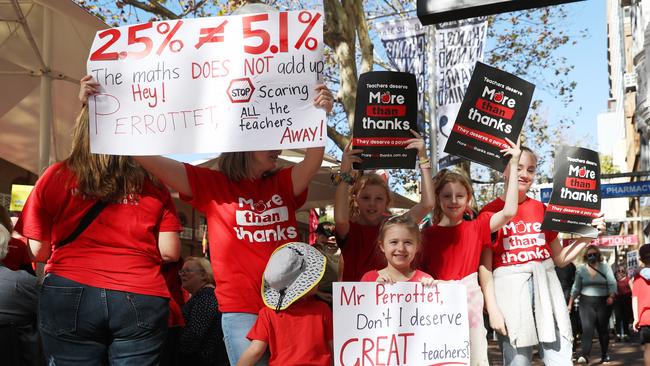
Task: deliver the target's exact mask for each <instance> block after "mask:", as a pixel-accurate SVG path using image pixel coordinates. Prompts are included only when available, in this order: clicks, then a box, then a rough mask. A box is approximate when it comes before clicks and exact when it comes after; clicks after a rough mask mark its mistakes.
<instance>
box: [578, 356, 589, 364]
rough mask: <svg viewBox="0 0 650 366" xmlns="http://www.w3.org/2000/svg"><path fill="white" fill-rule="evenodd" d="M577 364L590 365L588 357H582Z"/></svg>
mask: <svg viewBox="0 0 650 366" xmlns="http://www.w3.org/2000/svg"><path fill="white" fill-rule="evenodd" d="M576 363H579V364H587V363H589V361H587V357H585V356H580V357H578V361H576Z"/></svg>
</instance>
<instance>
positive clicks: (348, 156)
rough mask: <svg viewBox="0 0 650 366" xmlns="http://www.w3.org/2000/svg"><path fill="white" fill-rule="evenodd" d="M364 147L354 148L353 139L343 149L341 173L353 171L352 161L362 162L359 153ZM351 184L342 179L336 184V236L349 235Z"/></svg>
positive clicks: (342, 237)
mask: <svg viewBox="0 0 650 366" xmlns="http://www.w3.org/2000/svg"><path fill="white" fill-rule="evenodd" d="M362 152H363V150H362V149H354V150H353V149H352V141H350V143H348V146H346V147H345V149H343V156H342V157H341V173H342V174H350V173H352V163H360V162H361V158H360V157H358V156H357V154H359V153H362ZM349 191H350V185H349V184H348V182H345V181H341V182H340V183H339V184H338V186H336V192H335V193H334V224H335V230H336V236H337V237H338V238H341V239H344V238H346V237H347V236H348V232H349V231H350V207H349V204H350V199H351V198H350V197H349Z"/></svg>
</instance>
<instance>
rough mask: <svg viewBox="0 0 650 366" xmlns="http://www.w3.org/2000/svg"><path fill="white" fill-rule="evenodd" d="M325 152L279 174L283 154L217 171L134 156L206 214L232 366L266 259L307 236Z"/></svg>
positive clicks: (314, 152)
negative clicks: (303, 229)
mask: <svg viewBox="0 0 650 366" xmlns="http://www.w3.org/2000/svg"><path fill="white" fill-rule="evenodd" d="M97 88H98V84H97V83H94V82H93V81H92V79H91V78H90V77H86V78H84V79H83V80H82V86H81V91H80V99H81V100H82V102H85V101H86V100H87V98H88V95H91V94H93V93H96V92H97V91H98V90H97ZM314 92H315V96H314V99H313V103H314V105H315V106H317V107H319V108H322V109H324V110H325V111H326V112H327V113H329V112H330V111H331V110H332V106H333V101H334V97H333V95H332V93H331V92H330V90H329V89H328V88H327V87H326V86H325V85H322V84H320V85H317V86H316V88H315V90H314ZM323 152H324V148H323V147H313V148H307V149H306V151H305V156H304V159H303V160H302V161H301V162H299V163H298V164H296V165H294V166H291V167H288V168H283V169H279V170H278V168H277V160H278V156H279V155H280V150H270V151H246V152H228V153H222V154H221V155H220V156H219V158H218V159H217V162H218V166H217V168H216V169H207V168H200V167H195V166H192V165H189V164H183V163H180V162H178V161H175V160H172V159H168V158H165V157H162V156H138V157H134V159H135V160H136V161H137V162H138V163H140V165H142V167H144V168H145V169H146V170H147V171H148V172H149V173H151V174H153V175H154V176H156V177H157V178H158V179H160V180H161V181H162V182H163V183H165V184H167V185H168V186H170V187H172V188H173V189H175V190H176V191H178V192H179V193H180V197H181V199H183V200H184V201H187V202H189V203H190V204H191V205H192V206H194V207H195V208H196V209H197V210H199V211H201V212H202V213H204V214H205V215H206V218H207V221H208V235H209V237H210V238H211V240H210V262H211V264H212V267H213V270H214V275H215V281H216V290H215V293H216V296H217V300H218V303H219V310H220V311H221V312H222V313H223V315H222V323H221V324H222V327H223V333H224V341H225V343H226V349H227V351H228V358H229V359H230V364H232V365H235V364H236V363H237V361H238V360H239V357H240V356H241V354H242V353H243V352H244V350H246V348H247V347H248V345H249V344H250V341H249V340H248V339H247V338H246V335H247V334H248V331H249V330H250V328H251V327H252V326H253V324H254V323H255V321H256V319H257V314H258V312H259V310H260V309H261V308H262V307H263V306H264V304H263V303H262V298H261V296H260V285H261V281H262V273H263V271H264V267H265V266H266V262H267V261H268V259H269V258H270V256H271V253H273V251H274V250H275V249H276V248H277V247H279V246H281V245H283V244H285V243H288V242H292V241H296V240H298V239H299V237H298V225H297V221H296V214H295V212H296V210H297V209H298V208H300V206H302V205H303V204H304V202H305V200H306V198H307V187H308V186H309V183H310V181H311V179H312V177H313V176H314V175H315V174H316V172H317V171H318V169H319V168H320V165H321V162H322V160H323ZM269 218H272V220H269ZM265 363H266V362H265V361H261V363H260V364H265Z"/></svg>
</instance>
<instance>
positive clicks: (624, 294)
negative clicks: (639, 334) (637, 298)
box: [614, 265, 633, 341]
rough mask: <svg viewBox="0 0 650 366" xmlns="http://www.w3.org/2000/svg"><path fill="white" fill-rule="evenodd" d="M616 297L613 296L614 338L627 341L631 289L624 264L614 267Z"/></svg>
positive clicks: (630, 311)
mask: <svg viewBox="0 0 650 366" xmlns="http://www.w3.org/2000/svg"><path fill="white" fill-rule="evenodd" d="M615 277H616V297H614V317H615V319H616V326H615V328H616V329H615V331H616V338H617V339H618V340H623V341H627V340H629V339H630V326H631V325H632V324H631V322H632V319H633V316H632V289H631V288H630V278H629V277H628V276H627V269H626V268H625V266H622V265H619V266H618V267H617V268H616V274H615Z"/></svg>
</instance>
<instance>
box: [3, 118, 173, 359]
mask: <svg viewBox="0 0 650 366" xmlns="http://www.w3.org/2000/svg"><path fill="white" fill-rule="evenodd" d="M88 131H89V128H88V108H87V107H85V106H84V107H83V109H82V111H81V114H80V115H79V117H78V119H77V121H76V124H75V127H74V130H73V145H72V152H71V153H70V156H69V157H68V158H67V159H65V160H64V161H62V162H59V163H55V164H53V165H52V166H50V167H49V168H48V169H47V170H46V171H45V172H44V173H43V175H42V176H41V177H40V179H39V180H38V181H37V182H36V186H35V187H34V189H33V191H32V192H31V194H30V196H29V198H28V199H27V202H26V203H25V207H24V209H23V212H22V216H21V218H20V219H19V221H18V223H17V224H16V231H18V232H19V233H21V234H22V235H23V236H25V237H27V238H28V239H29V249H30V251H31V255H32V257H33V258H34V260H35V261H38V262H47V265H46V266H45V273H46V275H45V279H44V282H43V285H42V287H41V292H40V298H39V319H40V324H39V328H40V331H41V334H42V337H43V346H44V351H45V355H46V358H47V360H48V362H50V363H51V364H57V365H72V364H78V365H87V364H106V363H108V364H124V363H132V364H138V365H156V364H158V362H159V357H160V352H161V347H162V344H163V341H164V339H165V335H166V330H167V316H168V307H169V305H168V302H169V291H168V290H167V286H166V284H165V280H164V278H163V276H162V274H161V272H160V267H161V264H162V263H163V262H164V261H175V260H177V259H178V257H179V254H180V239H179V236H178V231H180V230H181V226H180V224H179V222H178V219H177V217H176V209H175V207H174V204H173V202H172V199H171V196H170V194H169V191H168V190H167V189H166V188H165V187H164V186H162V185H161V184H159V183H157V182H156V181H155V180H153V179H152V178H151V177H150V176H149V174H148V173H147V172H146V171H145V170H144V169H142V168H141V167H140V166H139V165H138V164H137V163H136V162H135V161H134V160H133V159H132V158H130V157H128V156H112V155H100V154H92V153H91V152H90V140H89V136H88V134H89V132H88Z"/></svg>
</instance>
